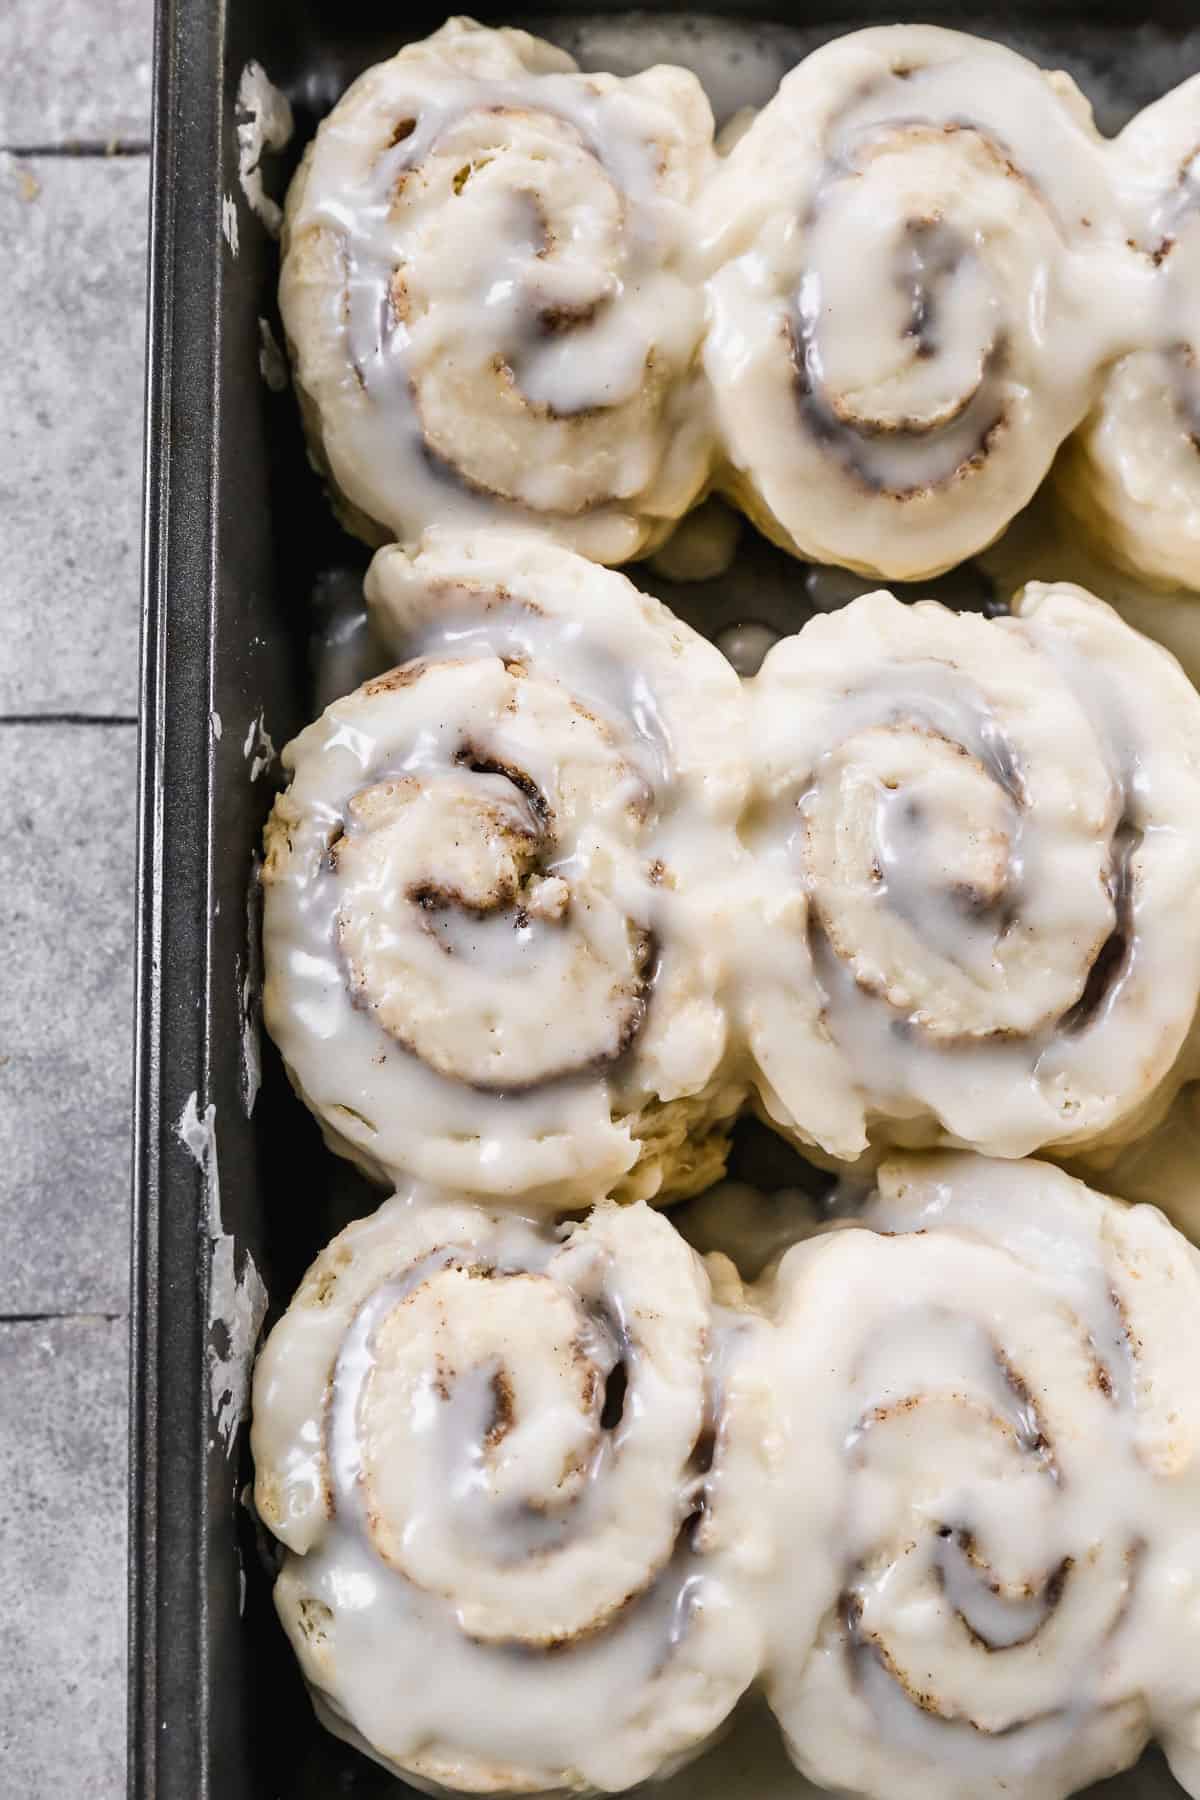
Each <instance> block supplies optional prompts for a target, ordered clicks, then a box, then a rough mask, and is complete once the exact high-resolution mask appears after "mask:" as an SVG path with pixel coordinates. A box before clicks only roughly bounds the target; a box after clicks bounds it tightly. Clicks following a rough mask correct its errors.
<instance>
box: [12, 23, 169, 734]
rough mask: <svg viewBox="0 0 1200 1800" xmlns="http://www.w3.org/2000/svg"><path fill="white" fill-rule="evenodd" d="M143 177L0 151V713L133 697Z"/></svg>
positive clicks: (127, 162) (95, 707)
mask: <svg viewBox="0 0 1200 1800" xmlns="http://www.w3.org/2000/svg"><path fill="white" fill-rule="evenodd" d="M2 15H3V0H0V16H2ZM2 67H3V53H2V51H0V68H2ZM0 86H2V84H0ZM146 188H147V161H146V158H145V157H117V158H103V157H29V158H20V159H18V158H15V157H12V156H5V155H0V238H2V240H3V243H4V245H5V264H6V275H7V280H6V283H5V295H4V304H3V306H2V307H0V419H3V420H4V421H5V430H4V432H3V433H2V434H0V615H2V616H3V618H4V620H5V631H4V644H3V647H2V648H0V714H4V713H13V712H16V713H31V712H36V713H43V712H84V713H90V714H113V713H120V714H126V715H132V713H133V712H134V710H135V707H136V691H137V635H138V565H139V555H140V541H139V534H140V511H141V493H140V490H141V442H142V361H143V348H142V336H143V304H144V286H145V260H146Z"/></svg>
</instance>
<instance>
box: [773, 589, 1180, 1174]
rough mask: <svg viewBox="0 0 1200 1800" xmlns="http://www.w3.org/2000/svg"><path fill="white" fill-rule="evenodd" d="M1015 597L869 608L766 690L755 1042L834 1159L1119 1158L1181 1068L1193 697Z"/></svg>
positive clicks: (1073, 605)
mask: <svg viewBox="0 0 1200 1800" xmlns="http://www.w3.org/2000/svg"><path fill="white" fill-rule="evenodd" d="M1013 605H1014V616H1012V617H1010V618H1001V619H984V618H980V617H976V616H972V615H969V614H961V615H960V614H954V613H951V612H949V611H947V610H946V609H945V608H944V607H941V606H939V605H936V604H934V603H932V602H928V601H925V602H921V603H919V604H917V605H915V606H902V605H900V604H899V602H897V601H896V600H894V599H892V598H891V596H890V595H888V594H886V593H875V594H870V595H866V596H864V597H863V598H862V599H859V600H856V601H854V602H852V603H851V604H850V605H849V606H847V607H845V608H844V609H843V610H842V611H841V612H839V613H836V614H832V615H829V616H827V617H824V618H818V619H814V620H812V621H811V622H810V623H809V624H808V625H806V626H805V628H804V629H803V631H802V632H800V633H799V635H798V636H796V637H793V638H789V639H785V640H783V641H782V642H780V643H779V644H777V645H776V646H775V647H774V649H773V650H771V651H770V653H769V654H768V656H767V658H766V661H765V662H764V664H763V668H762V672H761V674H760V675H759V676H758V677H757V679H756V680H755V681H754V682H753V683H751V684H750V687H749V692H750V695H751V697H752V713H753V715H754V717H755V720H756V724H755V744H756V756H757V773H758V780H759V789H760V792H759V801H758V805H757V808H756V810H755V811H754V813H753V814H752V815H751V816H750V818H749V819H748V821H747V824H746V826H745V828H744V837H745V839H746V842H747V846H748V849H749V851H750V852H751V854H752V858H753V874H752V883H753V886H754V894H753V896H752V897H751V898H750V899H748V900H747V901H746V902H745V904H743V906H742V907H741V909H740V913H739V917H740V919H741V922H742V926H743V934H742V935H743V945H744V949H743V956H744V962H743V980H742V991H743V996H744V1008H745V1018H746V1028H747V1031H748V1034H749V1038H750V1043H751V1048H752V1050H753V1054H754V1057H755V1060H756V1064H757V1082H758V1090H759V1094H760V1098H761V1102H762V1104H763V1106H764V1109H765V1111H766V1113H767V1115H768V1116H769V1118H770V1119H771V1120H772V1121H773V1122H774V1123H775V1124H776V1125H778V1126H779V1127H781V1128H782V1129H783V1130H784V1131H786V1132H790V1133H791V1134H793V1135H794V1136H795V1137H796V1138H798V1139H799V1140H800V1141H801V1143H812V1144H815V1145H819V1146H820V1147H821V1148H822V1149H823V1150H825V1151H827V1152H829V1153H831V1154H832V1155H834V1156H838V1157H844V1158H854V1157H856V1156H858V1155H859V1154H860V1153H862V1152H863V1151H864V1150H865V1149H866V1148H867V1145H868V1142H869V1140H871V1139H874V1141H876V1142H882V1143H888V1142H892V1143H895V1142H897V1141H899V1142H906V1143H911V1144H918V1143H927V1142H930V1141H938V1140H941V1141H946V1140H949V1141H952V1142H954V1143H957V1144H960V1145H963V1146H967V1147H971V1148H975V1149H981V1150H984V1151H987V1152H989V1153H991V1154H995V1155H1001V1156H1022V1155H1026V1154H1028V1153H1029V1152H1030V1151H1033V1150H1035V1149H1037V1148H1038V1147H1039V1146H1045V1145H1051V1144H1055V1145H1068V1144H1070V1145H1080V1144H1085V1143H1096V1142H1099V1141H1120V1140H1121V1139H1122V1138H1125V1137H1128V1136H1131V1135H1133V1133H1134V1131H1135V1129H1140V1128H1144V1127H1145V1126H1146V1125H1147V1124H1148V1123H1150V1122H1151V1120H1152V1118H1153V1117H1154V1115H1155V1112H1156V1111H1157V1112H1161V1111H1162V1110H1165V1107H1166V1105H1167V1103H1168V1102H1169V1099H1170V1095H1171V1092H1172V1090H1173V1086H1176V1085H1178V1082H1179V1080H1180V1079H1182V1077H1183V1075H1184V1074H1185V1073H1186V1066H1185V1060H1184V1059H1183V1058H1182V1057H1181V1051H1182V1050H1183V1049H1184V1046H1185V1044H1186V1043H1187V1041H1188V1036H1189V1032H1190V1030H1191V1027H1192V1024H1193V1019H1194V1015H1195V1012H1196V1004H1197V998H1198V996H1200V939H1198V937H1197V933H1196V931H1195V930H1194V928H1193V918H1192V915H1193V908H1194V896H1195V894H1196V892H1197V889H1198V886H1200V838H1198V836H1197V831H1196V820H1197V818H1200V696H1198V695H1197V693H1196V691H1195V689H1194V688H1193V687H1192V686H1191V685H1190V683H1189V682H1188V681H1187V679H1186V677H1185V676H1184V674H1183V673H1182V671H1181V670H1180V668H1179V666H1178V664H1177V663H1176V662H1175V660H1174V658H1173V657H1171V656H1169V655H1168V654H1167V653H1166V652H1165V651H1164V650H1162V649H1161V648H1160V647H1159V646H1158V645H1156V644H1152V643H1151V642H1150V641H1149V640H1148V639H1146V638H1143V637H1141V636H1139V635H1138V633H1136V632H1134V631H1131V630H1130V629H1129V628H1128V627H1127V626H1126V625H1125V624H1123V623H1122V621H1121V620H1120V619H1119V618H1118V616H1117V615H1116V614H1115V613H1114V612H1113V611H1112V610H1111V608H1109V607H1107V606H1105V605H1104V604H1103V603H1102V602H1100V601H1098V600H1095V599H1093V598H1092V596H1091V595H1089V594H1087V593H1085V592H1084V591H1083V590H1082V589H1079V588H1073V587H1070V586H1068V585H1067V584H1065V583H1063V584H1058V585H1054V586H1043V585H1042V584H1040V583H1037V582H1033V583H1030V584H1029V585H1028V586H1027V587H1026V588H1025V589H1024V590H1023V591H1022V593H1021V594H1019V595H1018V596H1017V598H1016V600H1015V601H1014V603H1013ZM784 946H786V949H785V948H784Z"/></svg>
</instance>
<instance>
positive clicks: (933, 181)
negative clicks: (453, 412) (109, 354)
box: [703, 25, 1121, 579]
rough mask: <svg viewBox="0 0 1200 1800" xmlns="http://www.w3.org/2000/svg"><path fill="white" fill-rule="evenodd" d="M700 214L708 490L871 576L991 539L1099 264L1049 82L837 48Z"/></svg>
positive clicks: (1078, 152)
mask: <svg viewBox="0 0 1200 1800" xmlns="http://www.w3.org/2000/svg"><path fill="white" fill-rule="evenodd" d="M703 211H704V217H705V221H706V224H707V225H708V226H709V227H710V232H711V235H710V238H709V241H708V246H707V256H708V260H709V264H710V266H711V267H712V268H713V270H714V273H713V274H712V277H711V281H710V307H711V318H710V326H709V333H708V337H707V339H706V345H705V353H704V354H705V366H706V369H707V372H708V376H709V380H710V382H711V384H712V388H713V392H714V396H715V401H716V406H717V412H718V422H719V427H720V431H721V433H722V436H723V445H724V451H725V456H726V459H727V466H726V469H725V473H724V475H723V476H722V478H721V479H722V483H723V485H724V487H725V488H726V490H727V491H728V492H729V493H730V494H731V495H732V496H733V497H734V498H735V499H736V500H737V501H738V502H739V503H740V504H741V505H742V506H744V507H745V508H746V510H747V511H748V512H749V513H750V515H751V517H752V518H753V519H754V520H755V522H756V523H757V524H758V525H759V526H760V527H761V529H762V530H763V531H765V532H766V533H767V535H768V536H769V537H771V538H773V539H774V540H775V541H776V543H778V544H780V545H782V546H783V547H784V548H785V549H788V550H793V551H794V552H795V553H796V554H797V555H800V556H806V557H812V558H815V559H817V560H820V561H824V562H834V563H841V564H844V565H845V566H846V567H848V568H851V569H857V570H860V571H862V572H864V573H867V574H872V575H874V574H882V575H886V576H891V577H895V578H897V579H912V578H915V577H920V576H926V575H932V574H935V573H937V572H939V571H941V570H945V569H948V568H949V567H950V566H951V565H952V564H954V563H957V562H959V561H961V560H962V559H963V558H964V557H966V556H969V555H971V554H972V553H973V552H974V551H976V550H978V549H980V548H981V547H982V546H983V545H984V544H986V543H988V542H989V540H990V539H992V538H993V537H995V535H996V533H997V532H998V531H1000V530H1001V529H1002V528H1003V526H1004V525H1005V524H1006V522H1007V521H1008V520H1009V519H1010V518H1011V517H1012V516H1013V514H1014V513H1016V512H1017V511H1018V509H1019V508H1020V507H1021V506H1023V505H1024V504H1025V502H1026V501H1027V500H1028V499H1029V498H1030V496H1031V494H1032V493H1033V491H1034V489H1035V488H1036V487H1037V485H1038V483H1039V482H1040V481H1041V479H1042V477H1043V475H1044V474H1045V473H1046V471H1047V469H1048V468H1049V466H1050V463H1051V461H1052V459H1053V457H1054V453H1055V451H1056V450H1057V449H1058V446H1059V444H1060V443H1061V442H1062V440H1063V439H1064V438H1065V437H1066V435H1067V433H1068V432H1069V431H1071V430H1072V429H1073V428H1074V426H1075V425H1077V424H1078V423H1079V420H1080V419H1081V418H1082V417H1083V415H1084V413H1085V411H1086V410H1087V407H1088V405H1089V404H1090V401H1091V398H1092V395H1093V393H1094V391H1095V387H1096V383H1097V374H1096V367H1097V361H1098V332H1100V327H1099V325H1098V323H1097V308H1096V304H1095V297H1096V293H1097V291H1098V289H1102V288H1103V282H1104V277H1103V276H1102V275H1101V274H1099V272H1098V271H1099V269H1100V268H1101V267H1103V268H1104V269H1107V267H1108V264H1109V262H1110V261H1111V259H1112V258H1113V257H1114V256H1116V255H1118V254H1119V251H1120V244H1121V239H1120V230H1119V221H1118V218H1117V214H1116V209H1115V206H1114V203H1113V200H1112V198H1111V195H1110V190H1109V183H1108V180H1107V176H1106V170H1105V165H1104V156H1103V144H1102V140H1101V139H1100V138H1099V136H1098V134H1097V133H1096V131H1095V129H1094V127H1093V124H1092V117H1091V109H1090V107H1089V106H1088V104H1087V102H1086V100H1085V99H1084V98H1083V96H1082V95H1081V94H1080V93H1079V91H1078V90H1077V89H1076V87H1075V86H1074V84H1073V83H1072V82H1071V81H1070V79H1069V78H1068V77H1067V76H1065V75H1061V74H1056V75H1047V74H1045V73H1044V72H1043V71H1042V70H1040V69H1038V68H1036V67H1035V66H1034V65H1033V64H1031V63H1028V62H1026V61H1025V60H1024V58H1022V57H1020V56H1017V55H1016V54H1014V52H1012V51H1010V50H1006V49H1004V48H1002V47H1001V46H1000V45H998V44H994V43H987V42H984V41H982V40H980V39H975V38H971V37H967V36H965V35H964V34H962V33H959V32H953V31H945V30H941V29H939V28H937V27H934V26H907V25H906V26H889V27H881V28H876V29H872V30H868V31H860V32H855V33H852V34H851V35H850V36H848V37H844V38H840V39H838V40H837V41H835V42H834V43H832V44H828V45H826V46H825V47H824V48H823V49H820V50H818V51H817V52H816V53H815V54H814V55H812V56H810V57H808V58H807V59H806V61H804V62H803V63H801V64H800V66H799V67H798V68H797V69H795V70H793V72H792V73H791V74H790V75H788V76H787V77H786V79H785V80H784V81H783V82H782V84H781V86H780V88H779V92H778V94H777V95H776V97H775V98H774V99H773V100H772V101H771V102H770V104H769V105H768V106H767V107H765V108H764V110H763V111H762V113H761V114H760V115H759V116H758V118H756V119H755V121H754V123H753V124H752V125H750V127H749V128H748V130H747V131H746V132H745V134H744V135H743V136H742V137H741V138H740V140H739V141H738V142H737V144H736V145H735V146H734V148H733V150H732V151H731V153H730V154H729V156H728V157H727V158H726V159H724V160H723V161H722V162H721V163H720V164H719V166H718V167H717V168H716V170H715V172H714V174H713V176H712V178H711V180H710V183H709V185H708V188H707V190H706V194H705V197H704V201H703ZM1100 335H1101V336H1103V333H1102V332H1100Z"/></svg>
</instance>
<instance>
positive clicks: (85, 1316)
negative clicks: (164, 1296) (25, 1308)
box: [0, 1312, 127, 1327]
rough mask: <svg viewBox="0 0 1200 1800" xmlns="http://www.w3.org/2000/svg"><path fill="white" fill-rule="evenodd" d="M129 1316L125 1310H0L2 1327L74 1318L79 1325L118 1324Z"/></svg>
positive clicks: (48, 1322)
mask: <svg viewBox="0 0 1200 1800" xmlns="http://www.w3.org/2000/svg"><path fill="white" fill-rule="evenodd" d="M126 1317H127V1314H125V1313H123V1312H27V1313H6V1312H0V1327H3V1326H5V1325H51V1324H56V1323H59V1322H62V1321H67V1322H70V1321H71V1320H74V1322H75V1323H76V1324H77V1325H117V1324H119V1323H120V1321H121V1320H122V1319H124V1318H126Z"/></svg>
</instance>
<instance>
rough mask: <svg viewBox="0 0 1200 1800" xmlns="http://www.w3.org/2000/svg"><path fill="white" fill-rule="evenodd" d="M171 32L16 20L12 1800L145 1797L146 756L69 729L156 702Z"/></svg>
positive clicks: (6, 299)
mask: <svg viewBox="0 0 1200 1800" xmlns="http://www.w3.org/2000/svg"><path fill="white" fill-rule="evenodd" d="M152 13H153V0H56V4H53V5H47V4H46V3H45V0H0V232H2V233H3V241H4V246H5V250H4V260H3V270H4V273H3V276H0V420H2V421H3V431H0V617H2V618H3V620H4V629H3V633H0V808H2V809H3V817H4V820H5V826H6V829H5V831H4V832H3V833H2V834H0V967H2V969H3V974H2V975H0V1231H2V1232H3V1235H4V1242H5V1243H6V1245H7V1246H8V1255H7V1256H6V1258H5V1259H4V1263H3V1266H2V1267H0V1466H3V1468H4V1469H5V1471H6V1474H5V1480H4V1484H3V1493H2V1494H0V1607H2V1609H3V1616H4V1620H5V1633H4V1652H5V1653H4V1655H3V1657H0V1793H3V1794H4V1795H9V1794H11V1795H13V1796H14V1797H15V1796H20V1800H60V1797H61V1796H64V1795H83V1794H87V1795H89V1796H96V1797H97V1800H118V1796H119V1795H121V1794H123V1792H124V1783H125V1746H124V1718H125V1460H126V1452H125V1434H126V1414H127V1405H126V1396H127V1381H128V1377H127V1367H126V1354H127V1352H126V1343H127V1320H126V1317H125V1314H126V1311H127V1306H128V1216H129V1200H128V1189H129V1099H130V1074H131V1067H130V1065H131V1039H132V1017H131V1009H132V967H131V958H132V948H133V878H134V816H135V799H134V781H135V762H136V748H135V732H134V729H133V727H132V726H131V725H129V724H116V723H86V724H80V723H72V722H70V720H71V717H72V716H73V715H84V716H86V717H87V718H88V719H89V720H101V719H103V720H112V719H116V718H129V717H131V716H132V715H133V713H134V711H135V707H136V693H137V634H138V609H139V607H138V588H139V558H140V544H139V539H140V531H141V494H140V489H141V427H142V355H143V346H142V339H143V317H144V281H145V248H146V194H147V178H148V160H147V158H146V157H145V155H141V154H135V155H120V156H106V155H97V154H94V152H95V151H97V150H102V149H103V148H104V147H106V146H111V145H114V144H119V145H120V146H121V147H122V148H124V149H126V150H128V149H130V148H131V147H133V146H134V145H136V144H137V143H138V142H142V141H144V140H145V139H146V138H147V137H148V135H149V117H150V88H151V53H152V43H151V37H152ZM13 148H18V149H21V150H22V151H24V152H26V154H23V155H21V156H19V157H16V156H13V155H11V154H4V152H5V151H6V150H12V149H13ZM47 149H51V150H59V151H68V150H73V149H84V150H89V151H91V152H93V153H91V154H73V153H70V154H61V155H44V154H36V152H38V151H45V150H47ZM14 715H17V716H18V718H17V720H16V721H14ZM22 715H28V716H30V717H31V718H32V720H33V721H34V722H32V723H22V722H20V716H22ZM14 1315H17V1316H14Z"/></svg>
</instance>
